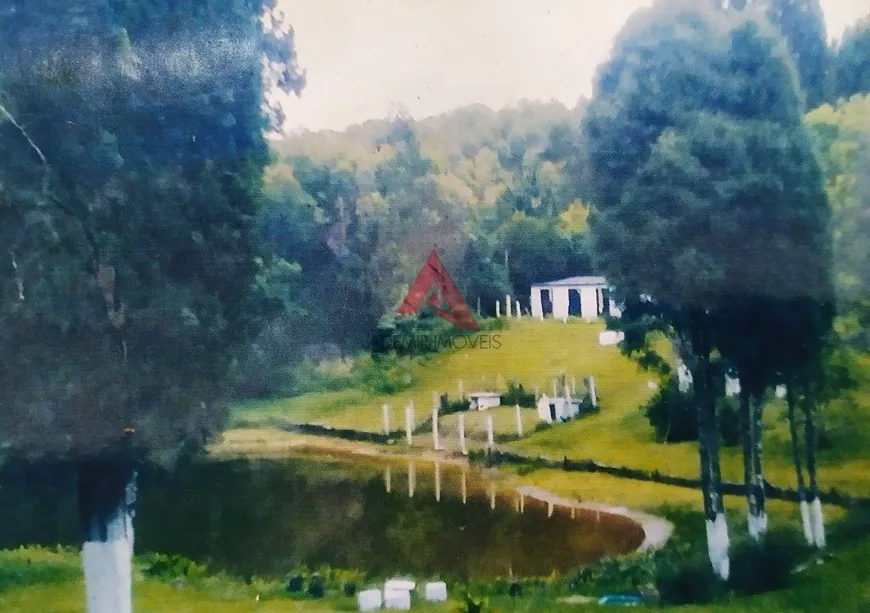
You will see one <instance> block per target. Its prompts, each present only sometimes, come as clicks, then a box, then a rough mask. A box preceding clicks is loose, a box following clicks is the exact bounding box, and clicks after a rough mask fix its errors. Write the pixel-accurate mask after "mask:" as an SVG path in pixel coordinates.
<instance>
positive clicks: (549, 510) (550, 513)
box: [547, 502, 553, 517]
mask: <svg viewBox="0 0 870 613" xmlns="http://www.w3.org/2000/svg"><path fill="white" fill-rule="evenodd" d="M547 517H553V503H552V502H548V503H547Z"/></svg>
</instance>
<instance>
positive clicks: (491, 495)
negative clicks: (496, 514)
mask: <svg viewBox="0 0 870 613" xmlns="http://www.w3.org/2000/svg"><path fill="white" fill-rule="evenodd" d="M489 508H490V509H492V510H493V511H495V486H494V485H492V484H490V486H489Z"/></svg>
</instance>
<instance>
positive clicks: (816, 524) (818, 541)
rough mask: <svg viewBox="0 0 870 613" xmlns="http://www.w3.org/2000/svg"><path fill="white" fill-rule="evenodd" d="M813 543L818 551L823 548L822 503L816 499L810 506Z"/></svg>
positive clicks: (823, 522) (823, 517)
mask: <svg viewBox="0 0 870 613" xmlns="http://www.w3.org/2000/svg"><path fill="white" fill-rule="evenodd" d="M810 516H811V521H812V531H813V542H814V543H815V545H816V547H818V548H819V549H824V548H825V516H824V514H823V513H822V501H821V500H819V499H818V498H816V499H815V500H813V502H812V504H811V505H810Z"/></svg>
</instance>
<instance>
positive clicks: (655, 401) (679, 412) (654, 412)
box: [641, 376, 698, 443]
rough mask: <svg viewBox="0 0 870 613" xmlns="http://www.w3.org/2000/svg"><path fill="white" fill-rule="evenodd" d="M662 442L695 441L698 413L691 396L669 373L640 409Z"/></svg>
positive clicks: (696, 437)
mask: <svg viewBox="0 0 870 613" xmlns="http://www.w3.org/2000/svg"><path fill="white" fill-rule="evenodd" d="M641 410H642V411H643V413H644V415H646V417H647V419H648V420H649V423H650V425H651V426H652V427H653V428H654V429H655V433H656V439H657V440H658V441H659V442H662V443H679V442H683V441H695V440H698V416H697V409H696V407H695V403H694V401H693V398H692V395H691V394H688V393H684V392H681V391H680V385H679V380H678V379H677V377H676V376H671V377H670V378H668V379H667V381H665V383H664V384H663V385H662V386H661V387H659V389H658V391H657V392H656V393H655V394H654V395H653V397H652V398H650V399H649V401H648V402H647V403H646V404H645V405H644V406H643V408H642V409H641Z"/></svg>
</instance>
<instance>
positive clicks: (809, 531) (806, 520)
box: [800, 500, 814, 545]
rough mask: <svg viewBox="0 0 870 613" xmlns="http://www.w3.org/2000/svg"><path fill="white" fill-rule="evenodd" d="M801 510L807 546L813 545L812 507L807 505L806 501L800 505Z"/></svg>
mask: <svg viewBox="0 0 870 613" xmlns="http://www.w3.org/2000/svg"><path fill="white" fill-rule="evenodd" d="M800 508H801V524H802V525H803V528H804V538H806V539H807V544H809V545H812V544H813V542H814V541H813V525H812V522H811V521H810V505H808V504H807V501H806V500H801V504H800Z"/></svg>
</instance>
